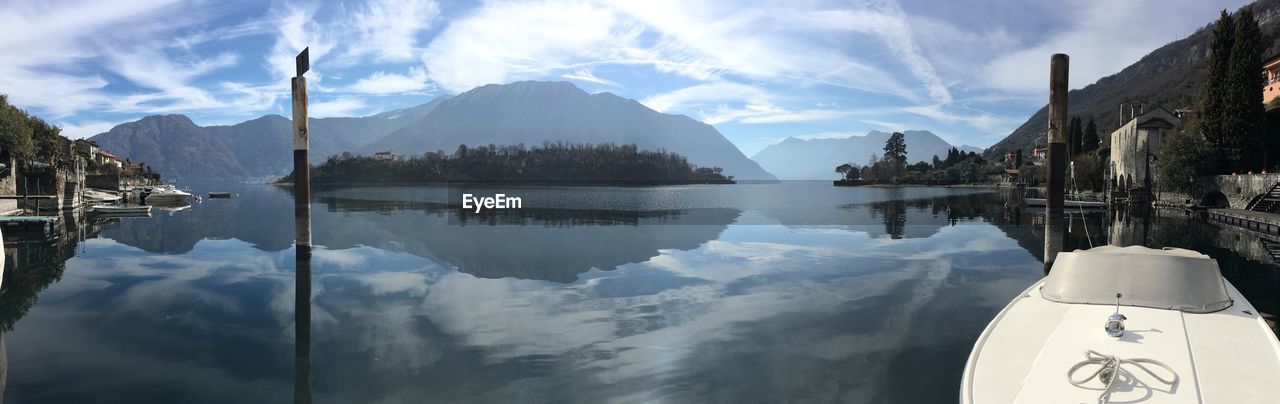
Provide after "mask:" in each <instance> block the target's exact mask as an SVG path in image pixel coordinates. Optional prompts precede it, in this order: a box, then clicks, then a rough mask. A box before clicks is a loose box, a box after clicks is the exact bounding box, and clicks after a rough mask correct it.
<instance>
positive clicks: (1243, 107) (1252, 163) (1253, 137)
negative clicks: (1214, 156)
mask: <svg viewBox="0 0 1280 404" xmlns="http://www.w3.org/2000/svg"><path fill="white" fill-rule="evenodd" d="M1232 40H1233V43H1232V46H1231V59H1230V62H1229V63H1228V69H1229V71H1230V73H1229V74H1230V75H1231V76H1230V78H1229V79H1228V82H1229V83H1231V86H1230V87H1229V88H1228V90H1229V91H1230V93H1229V95H1230V98H1229V101H1227V102H1228V104H1227V111H1229V114H1230V115H1229V116H1228V117H1227V122H1226V124H1227V127H1226V128H1225V129H1227V131H1226V132H1225V134H1226V135H1227V136H1228V137H1229V139H1230V144H1231V145H1232V148H1233V149H1234V150H1237V151H1239V153H1240V155H1239V156H1238V161H1237V163H1236V164H1238V165H1243V167H1234V168H1237V169H1250V168H1254V167H1257V166H1258V165H1259V164H1261V160H1262V159H1261V154H1260V152H1261V150H1262V148H1260V147H1256V145H1259V144H1261V142H1262V116H1263V107H1264V106H1263V103H1262V88H1263V86H1264V84H1265V83H1263V76H1262V74H1261V72H1262V30H1261V29H1259V28H1258V22H1257V21H1256V20H1254V18H1253V10H1252V9H1251V8H1249V7H1245V8H1244V9H1243V10H1241V11H1240V15H1239V16H1237V17H1236V20H1235V33H1234V34H1233V35H1232ZM1233 157H1236V156H1233ZM1242 171H1243V170H1242Z"/></svg>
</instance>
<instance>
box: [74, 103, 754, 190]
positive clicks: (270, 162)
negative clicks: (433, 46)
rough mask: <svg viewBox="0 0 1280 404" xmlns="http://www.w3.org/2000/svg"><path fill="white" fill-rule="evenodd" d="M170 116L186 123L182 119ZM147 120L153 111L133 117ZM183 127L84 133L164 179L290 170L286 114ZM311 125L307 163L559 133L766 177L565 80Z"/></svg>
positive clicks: (690, 130)
mask: <svg viewBox="0 0 1280 404" xmlns="http://www.w3.org/2000/svg"><path fill="white" fill-rule="evenodd" d="M171 117H180V118H182V119H183V120H185V121H186V122H188V123H190V120H189V119H186V117H181V116H176V115H175V116H171ZM154 118H157V117H147V118H144V119H143V120H142V121H138V122H143V121H147V120H149V119H154ZM138 122H131V123H128V124H124V125H121V126H130V125H134V124H137V123H138ZM190 126H192V127H193V128H194V129H192V128H186V129H189V130H186V131H183V132H175V133H166V134H165V135H166V136H164V137H163V138H160V137H156V138H145V139H143V138H136V137H121V136H120V135H119V133H116V132H117V131H116V130H115V129H112V131H111V132H107V133H104V134H100V135H97V136H94V137H92V138H91V139H92V140H95V141H98V142H99V144H101V145H102V146H103V147H104V148H106V149H107V150H110V151H112V152H114V153H118V154H119V155H120V156H121V157H130V158H133V159H135V160H140V161H146V162H148V163H150V162H151V161H152V160H156V161H161V160H163V161H166V163H165V164H164V165H161V164H156V167H157V168H162V169H163V170H162V172H163V173H164V174H165V175H166V176H168V177H169V178H183V177H198V176H228V175H232V176H249V177H257V178H265V177H275V176H281V175H284V174H286V173H288V171H289V170H290V169H291V165H292V160H291V157H290V156H291V155H292V154H291V153H292V151H291V150H292V147H293V146H292V128H291V121H290V120H289V119H288V118H285V117H282V116H279V115H267V116H263V117H261V118H257V119H254V120H251V121H246V122H242V123H239V124H236V125H230V126H211V127H208V128H200V127H198V126H195V125H194V124H191V125H190ZM117 128H119V127H117ZM310 129H311V161H312V163H313V164H316V163H319V162H321V161H323V160H324V159H325V158H327V157H328V156H331V155H334V154H339V153H342V152H345V151H350V152H353V153H363V154H372V153H374V152H379V151H384V150H390V151H392V152H395V153H397V154H400V155H417V154H421V153H423V152H426V151H435V150H445V151H449V152H452V151H453V150H455V149H457V147H458V145H460V144H466V145H469V146H474V145H483V144H497V145H514V144H519V143H523V144H525V145H529V146H533V145H539V144H542V143H543V142H561V141H563V142H575V143H610V142H611V143H616V144H631V143H635V144H636V145H637V146H638V147H640V148H641V149H648V150H657V149H665V150H667V151H671V152H675V153H679V154H681V155H684V156H685V157H687V158H688V159H689V161H690V162H691V163H693V164H696V165H699V166H704V167H712V166H716V167H721V168H723V169H724V172H725V173H726V174H727V175H733V176H736V177H737V179H744V180H757V179H760V180H772V179H775V178H774V176H773V175H771V174H769V173H768V172H766V171H765V170H764V169H763V168H760V166H759V165H758V164H756V163H755V162H754V161H751V159H748V158H747V157H746V156H745V155H743V154H742V152H741V151H739V150H738V148H737V147H735V146H734V145H733V144H732V143H730V142H729V141H728V140H727V139H725V138H724V136H723V135H721V134H720V132H718V131H716V129H715V128H714V127H711V125H707V124H704V123H702V122H698V121H696V120H693V119H691V118H689V117H686V116H683V115H669V114H662V113H658V112H656V111H653V110H651V109H649V108H647V107H645V106H644V105H641V104H640V103H639V102H636V101H635V100H630V99H626V98H622V97H618V96H616V95H613V94H609V93H603V94H594V95H593V94H588V93H586V92H585V91H582V90H580V89H578V88H577V87H575V86H574V85H573V84H570V83H567V82H519V83H512V84H506V85H487V86H483V87H478V88H476V89H473V90H471V91H468V92H466V93H463V94H460V95H458V96H454V97H449V96H444V97H439V98H437V99H435V100H433V101H431V102H429V103H427V104H423V105H419V106H416V107H412V108H405V109H399V110H394V111H389V112H384V113H381V114H377V115H373V116H367V117H362V118H323V119H312V120H311V122H310ZM188 137H192V139H187V138H188ZM134 142H139V143H138V144H134ZM162 142H171V143H175V144H183V145H186V146H184V147H194V146H196V145H204V146H206V147H208V148H209V150H210V151H211V153H213V155H229V156H230V157H229V158H221V157H220V158H218V159H217V160H216V161H198V162H182V161H169V160H170V159H168V158H166V156H161V155H158V154H157V153H158V151H159V150H167V149H165V148H164V145H160V144H159V143H162ZM141 151H147V152H146V153H140V152H141ZM135 153H140V154H135ZM199 155H200V154H199V153H196V154H195V156H199ZM212 165H218V166H219V167H212Z"/></svg>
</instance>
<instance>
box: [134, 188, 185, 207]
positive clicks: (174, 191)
mask: <svg viewBox="0 0 1280 404" xmlns="http://www.w3.org/2000/svg"><path fill="white" fill-rule="evenodd" d="M142 194H143V195H146V203H147V204H148V205H155V204H173V203H187V200H188V198H191V193H190V192H186V191H183V190H180V189H178V188H175V187H173V186H172V185H162V186H158V187H155V188H151V189H149V190H143V191H142Z"/></svg>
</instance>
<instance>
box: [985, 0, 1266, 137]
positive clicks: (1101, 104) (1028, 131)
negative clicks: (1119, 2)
mask: <svg viewBox="0 0 1280 404" xmlns="http://www.w3.org/2000/svg"><path fill="white" fill-rule="evenodd" d="M1251 6H1252V7H1253V13H1254V17H1255V18H1257V20H1258V23H1259V25H1260V26H1261V28H1262V33H1263V41H1262V43H1263V44H1266V46H1267V49H1266V50H1264V51H1263V57H1264V58H1266V57H1270V56H1273V55H1277V54H1280V24H1276V23H1275V22H1276V16H1277V15H1280V0H1259V1H1256V2H1254V3H1253V4H1252V5H1251ZM1217 17H1218V15H1217V13H1214V14H1211V15H1205V16H1204V19H1205V20H1206V21H1210V23H1209V24H1207V25H1206V26H1205V27H1203V28H1200V29H1199V30H1197V31H1196V32H1195V33H1194V34H1191V36H1188V37H1186V38H1183V39H1180V40H1177V41H1173V42H1170V43H1169V44H1167V45H1164V46H1162V47H1160V48H1158V49H1156V50H1155V51H1152V52H1151V53H1149V54H1147V56H1144V57H1143V58H1142V59H1139V60H1138V62H1137V63H1134V64H1132V65H1130V66H1129V67H1126V68H1124V70H1121V71H1120V72H1119V73H1116V74H1113V75H1110V76H1107V77H1103V78H1101V79H1099V80H1098V81H1097V82H1096V83H1094V84H1091V85H1089V86H1087V87H1085V88H1082V89H1078V90H1071V91H1070V92H1068V93H1067V98H1068V100H1069V101H1068V103H1067V114H1069V115H1078V116H1081V117H1082V119H1084V120H1085V121H1086V123H1087V122H1088V120H1089V117H1093V118H1094V119H1095V121H1096V122H1097V124H1098V128H1099V131H1101V132H1102V134H1103V135H1105V134H1107V133H1110V132H1111V131H1114V130H1115V129H1116V128H1118V127H1119V126H1120V123H1121V122H1120V103H1122V102H1127V101H1130V100H1142V101H1145V102H1146V103H1147V108H1148V109H1150V108H1155V107H1165V108H1167V109H1169V110H1170V111H1172V110H1174V109H1177V108H1182V107H1185V106H1196V105H1198V104H1199V100H1200V92H1201V88H1202V87H1203V86H1204V76H1205V72H1206V64H1205V63H1206V61H1207V60H1208V58H1209V43H1210V42H1211V41H1212V40H1213V29H1212V28H1210V25H1212V21H1213V20H1216V19H1217ZM1044 61H1045V66H1042V67H1043V68H1045V69H1047V68H1048V63H1049V55H1045V58H1044ZM1034 67H1035V68H1041V66H1034ZM1045 85H1046V86H1047V85H1048V83H1047V82H1046V83H1045ZM1259 102H1261V100H1259ZM1048 121H1049V110H1048V106H1047V105H1046V106H1045V107H1044V108H1041V109H1040V111H1038V112H1036V113H1035V115H1032V116H1031V117H1030V118H1028V119H1027V122H1026V123H1023V124H1022V126H1019V127H1018V129H1016V130H1014V131H1013V133H1011V134H1009V136H1008V137H1006V138H1004V139H1003V140H1001V141H999V142H997V143H996V144H995V145H992V146H991V147H990V148H988V149H987V151H986V156H987V157H988V158H990V157H995V156H1002V155H1004V153H1005V152H1007V151H1009V150H1014V149H1017V148H1022V149H1023V150H1030V148H1031V145H1032V143H1033V142H1035V141H1036V140H1037V139H1038V140H1039V142H1040V143H1041V144H1043V143H1044V142H1045V140H1044V137H1045V130H1046V126H1047V123H1048Z"/></svg>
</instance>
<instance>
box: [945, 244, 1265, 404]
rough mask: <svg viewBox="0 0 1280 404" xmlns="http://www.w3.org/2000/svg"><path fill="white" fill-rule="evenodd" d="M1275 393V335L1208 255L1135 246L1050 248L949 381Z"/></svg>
mask: <svg viewBox="0 0 1280 404" xmlns="http://www.w3.org/2000/svg"><path fill="white" fill-rule="evenodd" d="M1117 296H1119V297H1118V298H1117ZM1278 397H1280V341H1277V339H1276V335H1275V333H1274V332H1273V331H1272V330H1271V329H1270V328H1268V326H1267V324H1266V323H1265V322H1264V321H1263V319H1262V317H1261V316H1260V314H1259V313H1258V311H1257V310H1256V309H1255V308H1254V307H1253V306H1252V305H1251V304H1250V303H1249V301H1248V300H1246V299H1245V298H1244V296H1242V295H1241V294H1240V292H1239V291H1237V290H1236V288H1235V287H1234V286H1232V285H1231V283H1230V282H1227V280H1226V279H1224V278H1223V277H1222V274H1221V273H1220V272H1219V269H1218V264H1217V262H1216V261H1214V260H1213V259H1211V258H1209V257H1208V256H1207V255H1204V254H1201V253H1198V252H1195V251H1191V250H1184V249H1163V250H1158V249H1151V248H1146V247H1138V246H1133V247H1115V246H1105V247H1098V248H1093V249H1090V250H1084V251H1075V252H1064V253H1060V254H1058V256H1057V259H1056V262H1055V263H1054V264H1053V268H1052V270H1051V271H1050V272H1049V275H1048V276H1047V277H1045V278H1044V279H1043V280H1041V281H1040V282H1037V283H1036V284H1034V285H1032V286H1031V287H1030V288H1028V289H1027V290H1026V291H1024V292H1023V293H1022V294H1019V295H1018V296H1017V297H1015V298H1014V299H1013V301H1012V302H1010V303H1009V305H1008V306H1007V307H1005V308H1004V310H1002V311H1000V313H999V314H998V315H996V317H995V319H994V320H992V321H991V323H990V324H988V325H987V328H986V329H985V330H984V331H983V332H982V335H981V336H979V337H978V340H977V342H976V343H975V344H974V347H973V351H972V353H971V354H970V355H969V360H968V362H967V364H966V365H965V370H964V376H963V378H962V381H961V386H960V402H961V403H982V404H995V403H1046V402H1054V403H1086V402H1088V403H1093V402H1102V403H1107V402H1110V403H1137V402H1141V403H1274V402H1276V400H1277V399H1278Z"/></svg>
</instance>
